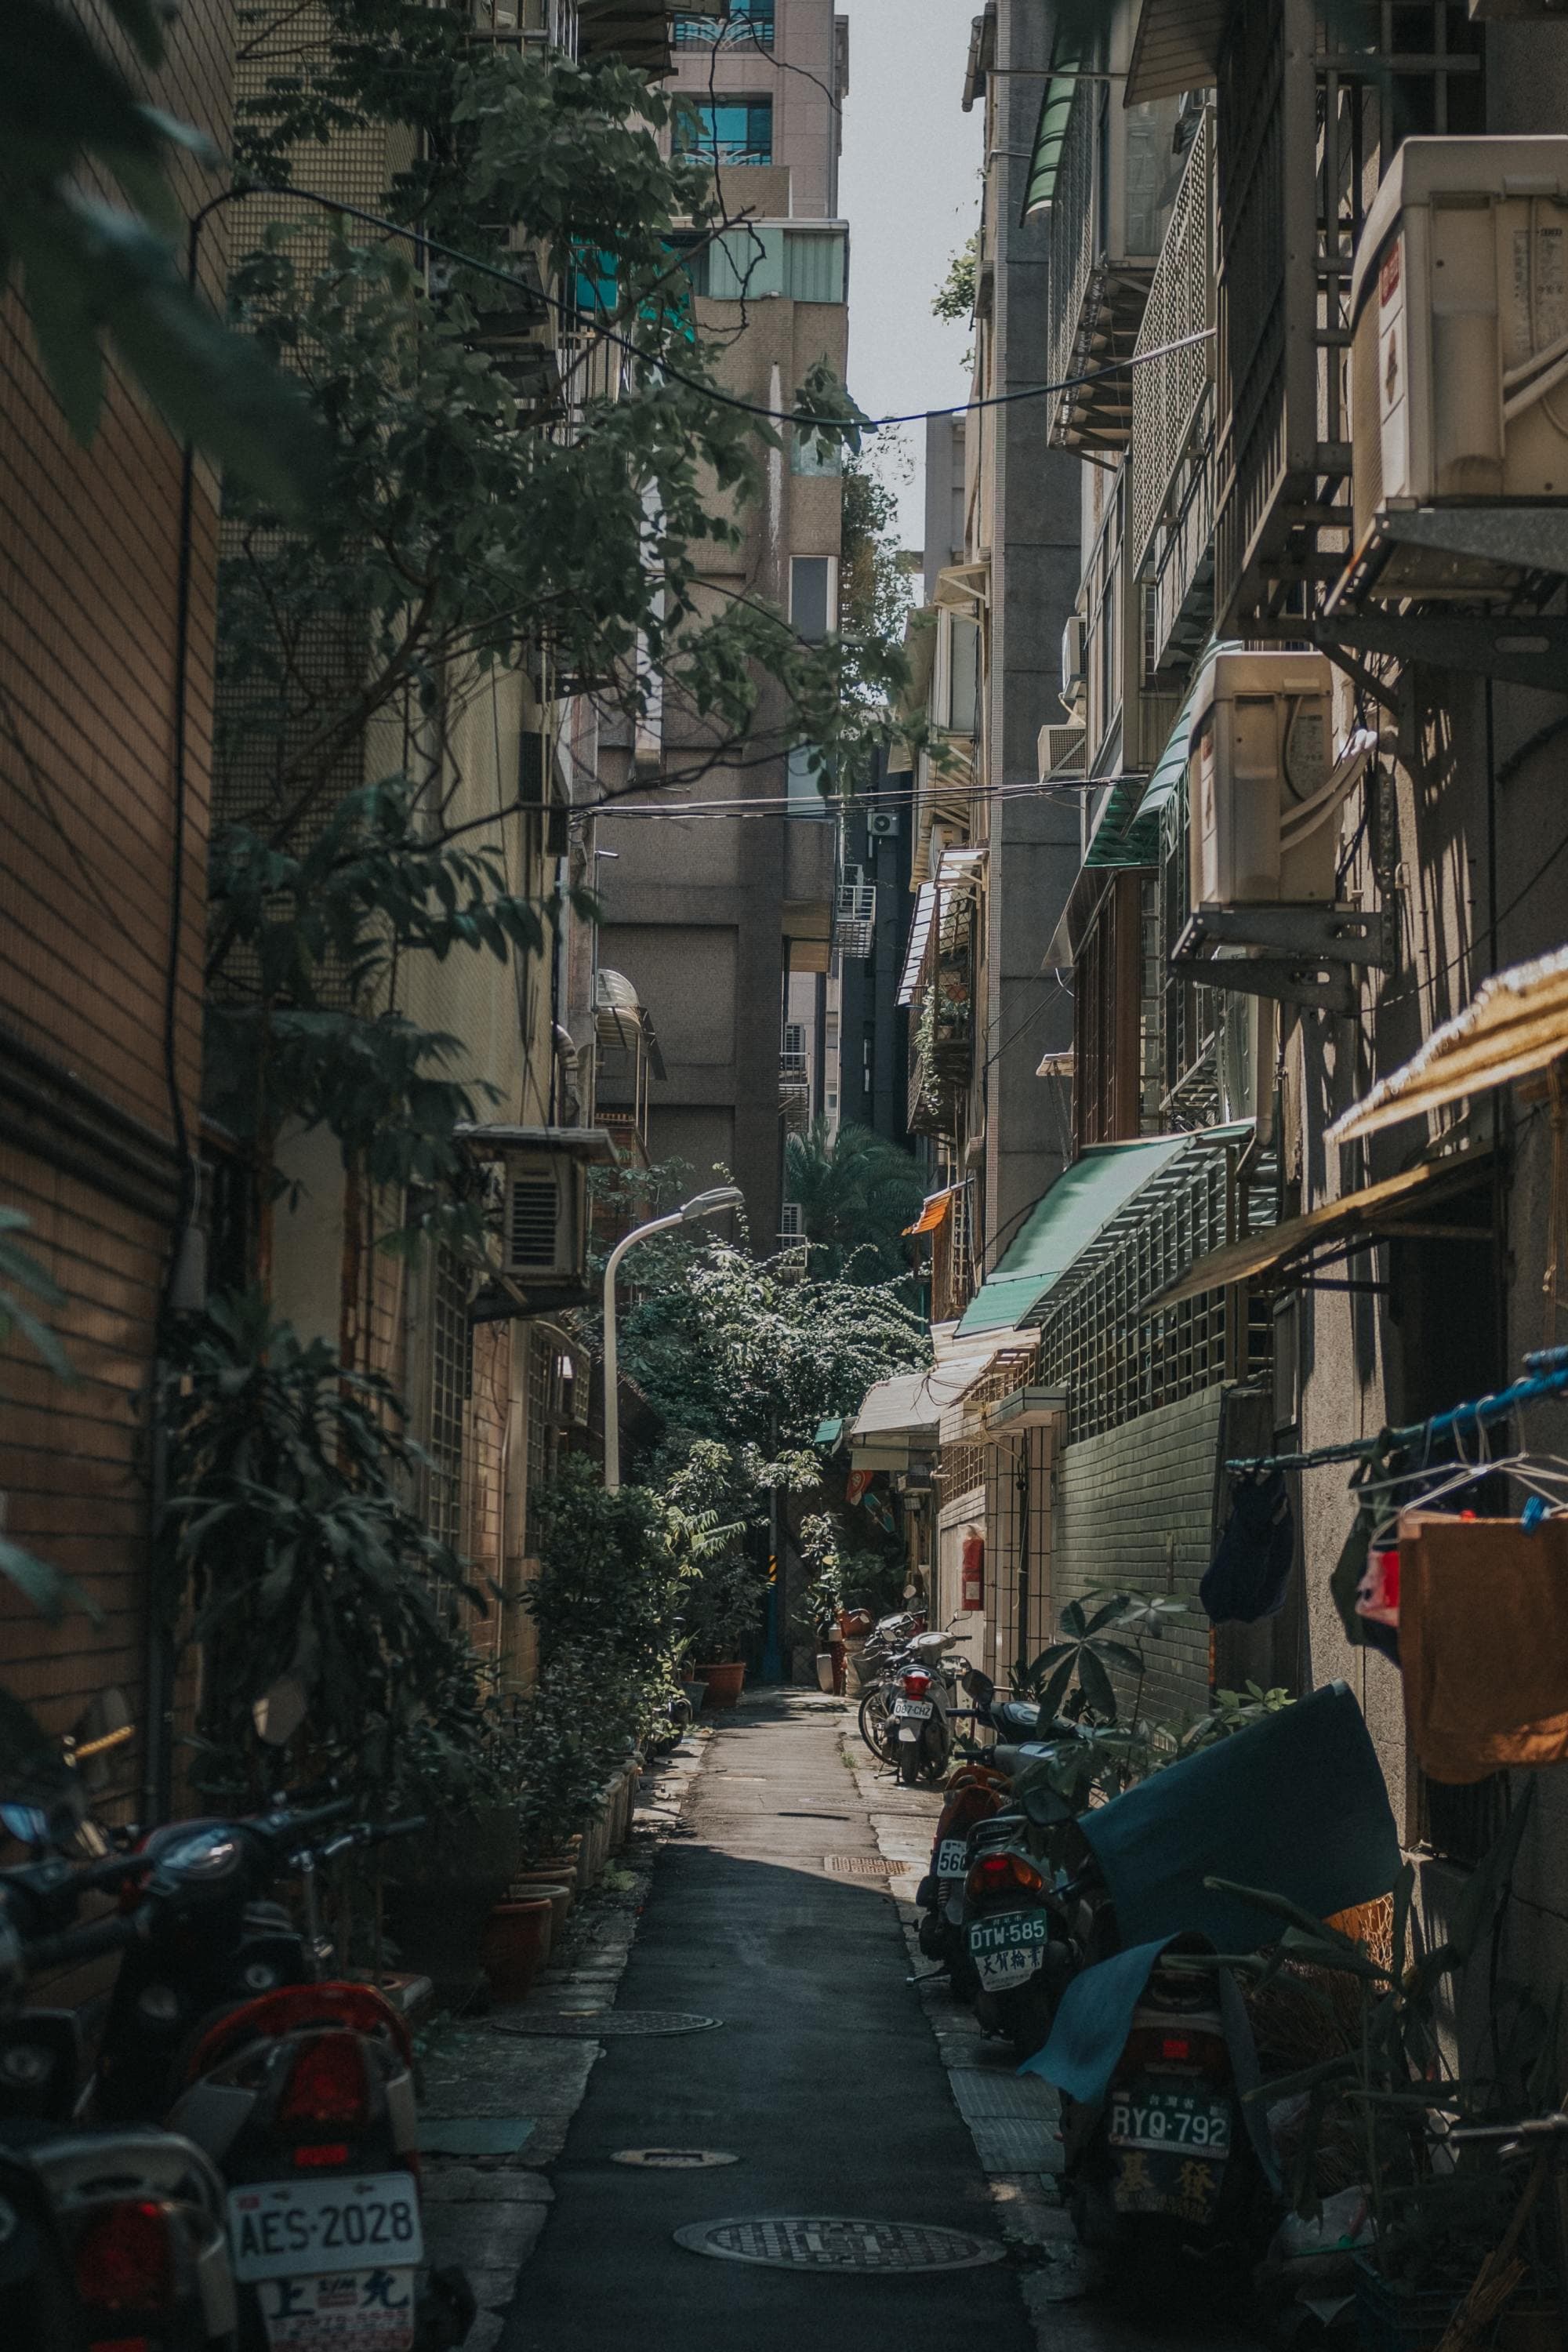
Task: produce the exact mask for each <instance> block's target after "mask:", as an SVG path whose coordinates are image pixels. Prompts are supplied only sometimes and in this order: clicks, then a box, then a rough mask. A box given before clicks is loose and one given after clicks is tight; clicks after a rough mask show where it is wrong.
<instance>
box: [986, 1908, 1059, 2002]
mask: <svg viewBox="0 0 1568 2352" xmlns="http://www.w3.org/2000/svg"><path fill="white" fill-rule="evenodd" d="M1050 1933H1051V1928H1050V1921H1049V1920H1048V1919H1047V1916H1046V1914H1045V1913H1044V1912H1043V1911H1009V1912H1005V1913H1004V1914H1003V1916H1002V1917H1001V1918H999V1919H972V1920H971V1921H970V1923H969V1957H970V1958H971V1959H972V1960H973V1963H974V1972H975V1974H976V1976H978V1978H979V1979H980V1981H981V1983H982V1984H983V1985H990V1986H993V1987H999V1986H1002V1987H1005V1986H1006V1985H1014V1984H1024V1983H1026V1981H1027V1979H1029V1978H1030V1977H1032V1976H1033V1975H1034V1974H1035V1972H1036V1970H1037V1969H1038V1967H1039V1965H1040V1962H1041V1961H1042V1959H1043V1958H1045V1951H1046V1946H1047V1943H1048V1942H1049V1940H1050Z"/></svg>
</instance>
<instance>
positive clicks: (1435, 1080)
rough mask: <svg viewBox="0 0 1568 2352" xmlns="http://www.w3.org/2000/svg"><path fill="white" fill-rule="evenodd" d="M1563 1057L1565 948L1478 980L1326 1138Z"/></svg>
mask: <svg viewBox="0 0 1568 2352" xmlns="http://www.w3.org/2000/svg"><path fill="white" fill-rule="evenodd" d="M1563 1055H1568V948H1557V949H1555V950H1553V951H1552V954H1551V955H1544V956H1539V957H1537V958H1536V959H1535V960H1534V961H1532V962H1531V963H1521V964H1515V965H1514V966H1513V967H1512V969H1511V970H1510V971H1500V972H1496V973H1494V974H1493V976H1492V978H1491V979H1490V980H1486V981H1483V982H1481V985H1480V987H1479V989H1478V990H1477V991H1476V994H1475V997H1474V999H1473V1001H1472V1002H1471V1003H1469V1004H1468V1005H1467V1006H1466V1007H1465V1010H1464V1011H1463V1012H1462V1013H1456V1014H1455V1016H1454V1018H1453V1020H1452V1021H1445V1022H1444V1024H1443V1025H1442V1027H1441V1028H1439V1029H1434V1030H1433V1032H1432V1034H1431V1035H1430V1037H1428V1038H1427V1040H1426V1044H1425V1045H1423V1046H1422V1048H1421V1051H1420V1052H1419V1053H1418V1054H1416V1055H1414V1056H1413V1057H1412V1058H1411V1060H1409V1061H1408V1062H1406V1063H1405V1065H1404V1066H1403V1067H1402V1068H1400V1069H1397V1070H1394V1071H1393V1072H1391V1073H1390V1075H1389V1076H1387V1077H1386V1078H1380V1079H1379V1081H1378V1083H1377V1085H1376V1086H1375V1087H1373V1089H1372V1091H1371V1093H1370V1094H1367V1095H1364V1096H1363V1097H1362V1099H1361V1101H1360V1102H1358V1103H1353V1104H1352V1106H1351V1108H1350V1109H1349V1110H1348V1111H1346V1112H1345V1113H1344V1115H1343V1116H1342V1118H1337V1119H1336V1120H1335V1121H1334V1123H1333V1125H1332V1127H1331V1128H1330V1129H1329V1131H1328V1137H1327V1140H1328V1141H1329V1142H1330V1143H1348V1142H1350V1141H1351V1140H1352V1138H1353V1137H1356V1136H1361V1135H1373V1134H1375V1132H1376V1131H1377V1129H1379V1128H1384V1127H1393V1126H1394V1124H1395V1123H1396V1121H1398V1120H1400V1119H1402V1118H1420V1117H1421V1116H1423V1115H1424V1114H1425V1113H1426V1112H1427V1111H1432V1110H1438V1109H1440V1108H1442V1106H1443V1105H1444V1104H1445V1103H1451V1102H1458V1100H1459V1099H1460V1097H1462V1096H1465V1095H1472V1094H1483V1093H1485V1092H1486V1090H1487V1089H1488V1088H1489V1087H1504V1086H1508V1085H1510V1083H1511V1082H1512V1081H1513V1080H1514V1079H1515V1078H1526V1077H1529V1076H1531V1075H1532V1074H1533V1073H1534V1072H1535V1071H1537V1070H1544V1069H1547V1068H1549V1067H1550V1066H1551V1065H1552V1063H1553V1062H1556V1061H1558V1060H1560V1059H1561V1058H1562V1057H1563Z"/></svg>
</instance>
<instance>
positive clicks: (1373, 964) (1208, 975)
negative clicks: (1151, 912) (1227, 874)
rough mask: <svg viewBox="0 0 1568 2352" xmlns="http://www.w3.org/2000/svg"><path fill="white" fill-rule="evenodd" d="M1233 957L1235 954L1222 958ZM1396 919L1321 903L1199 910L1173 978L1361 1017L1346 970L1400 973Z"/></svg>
mask: <svg viewBox="0 0 1568 2352" xmlns="http://www.w3.org/2000/svg"><path fill="white" fill-rule="evenodd" d="M1237 948H1260V949H1262V950H1264V952H1263V953H1262V954H1260V955H1237V954H1236V953H1235V952H1234V950H1236V949H1237ZM1215 950H1232V952H1230V953H1216V952H1215ZM1356 964H1360V965H1363V966H1365V967H1367V968H1369V969H1371V970H1373V971H1393V969H1394V919H1393V917H1392V915H1391V914H1388V913H1383V912H1379V913H1373V914H1368V913H1365V912H1364V911H1363V909H1362V908H1359V907H1339V906H1331V905H1328V904H1325V903H1324V902H1323V901H1321V900H1318V899H1304V900H1299V901H1281V902H1279V903H1277V904H1268V903H1264V904H1260V905H1252V906H1241V907H1200V908H1197V909H1196V910H1195V911H1194V913H1193V914H1191V915H1189V916H1188V918H1187V920H1186V923H1185V925H1184V929H1183V931H1182V935H1181V937H1180V939H1179V940H1177V941H1176V944H1175V946H1174V948H1173V950H1172V951H1171V957H1170V965H1171V970H1172V971H1181V972H1185V973H1186V974H1187V975H1188V977H1189V978H1191V979H1193V980H1198V981H1201V982H1202V983H1203V985H1204V986H1205V988H1227V989H1235V990H1237V991H1239V992H1241V993H1242V994H1243V995H1247V996H1271V997H1274V998H1275V999H1276V1000H1277V1001H1278V1002H1279V1003H1281V1004H1300V1005H1304V1006H1306V1007H1308V1008H1309V1009H1310V1010H1312V1011H1315V1012H1320V1013H1337V1014H1339V1015H1341V1016H1342V1017H1344V1018H1346V1019H1348V1018H1350V1017H1351V1016H1352V1015H1353V1013H1355V1011H1356V992H1355V988H1354V985H1353V983H1352V980H1351V977H1350V973H1349V971H1348V970H1345V971H1341V970H1339V969H1338V967H1339V966H1342V965H1343V966H1347V967H1348V966H1351V965H1356Z"/></svg>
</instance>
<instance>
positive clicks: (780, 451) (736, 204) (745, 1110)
mask: <svg viewBox="0 0 1568 2352" xmlns="http://www.w3.org/2000/svg"><path fill="white" fill-rule="evenodd" d="M674 53H675V61H676V62H675V76H674V87H675V88H676V89H679V90H680V91H682V92H683V93H684V94H685V95H686V96H687V97H689V99H690V100H692V101H693V108H694V114H689V115H688V116H687V117H686V119H685V122H684V125H683V127H682V128H681V130H680V131H678V133H677V135H678V136H680V137H683V138H684V139H686V140H687V141H688V142H689V143H690V144H691V145H692V146H693V148H694V149H695V151H696V152H699V153H701V154H704V155H706V156H708V157H710V159H711V162H712V164H713V168H714V173H715V177H716V181H717V185H718V188H719V192H720V196H721V203H722V205H723V208H724V212H725V215H726V218H727V221H728V222H729V223H730V224H731V225H730V226H725V227H723V228H721V230H720V231H719V232H718V234H716V235H714V236H710V237H709V238H707V239H705V240H704V241H703V242H702V243H701V244H700V246H698V247H694V250H693V252H692V256H691V259H690V264H689V267H690V271H691V278H692V286H693V291H694V296H695V299H696V303H697V315H698V320H699V323H700V328H701V331H703V333H704V334H705V335H706V336H708V337H710V338H716V339H717V338H722V339H723V340H724V341H727V343H728V346H729V348H728V352H727V353H726V355H725V357H724V360H723V362H722V376H723V381H724V382H725V383H726V384H727V385H728V387H729V388H730V389H731V391H732V392H734V393H736V394H740V395H741V396H742V397H743V398H745V399H748V400H751V401H754V402H756V403H757V404H759V405H760V406H762V407H764V408H771V409H778V408H780V407H782V406H787V404H788V402H789V399H790V396H791V395H792V394H793V393H794V392H795V388H796V387H797V386H798V385H799V384H800V383H802V382H803V380H804V379H805V376H806V375H807V373H808V372H809V371H810V369H811V368H812V367H813V365H814V364H815V363H816V362H819V361H826V362H827V363H828V365H829V366H830V367H831V368H833V369H834V370H835V372H836V373H838V374H840V375H842V373H843V372H844V367H845V361H846V338H847V310H846V296H847V265H848V246H847V230H846V227H845V224H844V223H843V222H842V221H841V220H839V219H838V217H837V205H838V150H839V121H840V107H841V102H842V100H843V98H844V95H845V93H846V91H847V87H848V43H847V26H846V25H845V23H844V20H843V19H842V18H840V17H836V16H834V13H833V7H832V0H732V5H731V11H730V15H729V17H728V19H727V20H726V21H725V22H723V23H721V24H720V23H715V22H714V20H713V19H712V18H711V17H701V16H691V17H688V18H678V19H677V22H676V27H675V52H674ZM762 455H763V482H762V484H761V487H760V494H759V495H758V496H757V497H756V498H754V499H752V501H751V502H750V503H749V504H747V505H746V506H744V507H743V508H742V509H741V510H740V514H739V517H738V520H739V521H740V524H741V527H742V543H741V545H740V546H739V547H737V548H736V549H734V550H733V551H727V552H725V553H724V555H723V556H722V558H721V559H717V560H716V561H715V563H714V566H713V568H712V571H711V572H710V575H709V586H710V593H711V595H712V597H713V599H714V600H715V603H716V604H717V602H718V601H719V600H721V599H724V598H727V597H742V596H753V597H757V598H759V599H763V600H765V601H766V602H767V603H769V604H773V605H776V606H777V607H778V608H779V609H780V610H782V611H784V612H785V613H787V614H788V615H789V617H790V619H791V621H792V622H793V624H794V625H795V629H796V630H797V632H798V633H799V635H801V636H802V637H803V638H805V639H807V640H812V639H816V638H820V637H822V636H823V635H826V633H827V632H828V631H829V630H831V629H833V628H834V627H835V626H836V625H837V603H838V557H839V544H840V507H841V488H840V482H839V479H838V467H837V460H836V458H834V457H828V458H826V459H825V458H824V457H823V455H822V453H821V450H820V446H819V445H817V444H816V443H814V442H813V441H811V440H809V439H798V440H795V442H793V443H787V442H786V443H785V444H784V445H783V446H780V447H779V448H777V449H775V450H765V451H763V453H762ZM698 732H699V730H697V729H696V728H694V727H692V726H690V725H689V723H688V721H687V719H686V717H685V714H683V713H682V712H681V711H680V710H679V709H676V708H674V707H673V706H672V705H671V704H669V703H668V702H667V704H666V706H665V707H664V708H663V709H660V710H659V711H658V712H657V713H654V714H651V715H650V718H649V720H648V721H647V724H646V725H645V727H644V729H643V730H642V731H641V735H640V737H639V740H638V743H637V765H638V768H639V769H641V770H643V771H644V772H646V776H647V788H648V789H647V792H646V793H637V794H636V795H634V796H633V804H632V805H626V804H623V807H624V810H625V813H624V814H617V811H616V808H614V807H612V808H609V809H605V810H604V811H602V812H601V814H600V815H599V817H598V819H597V822H596V828H595V849H596V851H597V853H598V856H597V858H596V860H595V866H596V874H595V879H596V882H597V887H598V889H599V892H600V895H601V898H602V900H603V903H604V917H605V919H604V924H603V928H602V929H601V932H600V939H599V955H600V961H601V965H602V967H605V968H608V969H609V970H611V971H615V972H616V973H617V974H620V975H622V976H624V979H625V980H626V982H628V983H629V984H630V987H631V989H632V991H633V992H635V994H636V996H637V1000H638V1002H639V1003H640V1004H642V1005H643V1006H646V1007H647V1011H648V1013H650V1014H651V1016H652V1019H653V1021H654V1022H655V1023H656V1024H657V1027H658V1041H659V1045H660V1048H661V1052H662V1061H663V1076H657V1075H656V1076H653V1077H652V1079H651V1081H650V1085H649V1090H648V1109H647V1150H648V1155H649V1157H650V1159H651V1160H654V1161H656V1162H657V1161H660V1160H672V1159H673V1160H685V1161H687V1162H689V1164H690V1165H691V1167H692V1168H693V1169H694V1171H696V1173H697V1176H698V1178H699V1179H700V1180H706V1179H707V1178H708V1177H709V1175H710V1171H711V1169H712V1168H713V1167H714V1166H715V1165H716V1164H718V1165H722V1166H723V1167H725V1168H726V1169H729V1170H731V1171H732V1172H733V1175H734V1178H735V1181H737V1182H738V1183H739V1184H740V1185H741V1187H742V1190H743V1192H744V1193H745V1196H746V1206H747V1213H748V1217H749V1222H750V1226H751V1232H752V1237H753V1240H754V1242H755V1244H756V1245H757V1246H758V1247H761V1248H767V1247H771V1245H772V1236H773V1235H774V1234H777V1233H778V1231H779V1230H780V1225H781V1216H780V1203H781V1170H782V1162H783V1143H784V1133H785V1122H786V1118H797V1117H798V1116H799V1105H800V1066H801V1064H802V1061H803V1058H804V1059H805V1061H806V1062H807V1063H810V1062H812V1061H813V1060H815V1059H816V1057H817V1056H816V1046H815V1044H814V1045H813V1048H812V1049H811V1051H810V1052H808V1050H807V1047H806V1045H805V1041H804V1038H803V1037H798V1036H796V1035H795V1034H794V1026H792V1024H795V1025H799V1024H800V1017H801V1016H800V1009H799V1006H800V998H801V995H802V989H801V984H800V983H801V981H802V979H803V977H805V976H811V977H812V978H813V979H815V978H816V976H819V975H823V974H826V971H827V970H828V965H829V961H830V958H831V934H832V921H833V898H834V887H835V880H836V863H837V860H836V847H837V841H836V828H835V825H834V824H833V822H832V821H831V817H830V814H829V809H828V803H826V801H825V800H824V799H823V797H822V794H821V793H820V792H819V790H818V787H817V782H816V776H815V774H814V772H813V769H812V763H811V759H810V753H809V747H805V746H796V747H795V748H794V749H791V748H789V746H788V744H787V741H786V740H785V736H784V730H783V729H782V727H781V723H780V708H779V703H778V698H777V696H776V693H775V692H774V691H773V690H772V689H769V690H766V691H764V695H763V702H762V706H761V708H760V710H759V715H758V725H757V735H756V740H755V741H754V743H753V744H752V747H751V748H750V749H749V750H748V751H747V753H746V754H745V757H744V760H743V761H741V762H736V763H733V764H731V763H721V764H719V765H717V766H715V767H711V768H710V767H709V765H708V763H707V758H706V756H705V755H704V754H703V753H702V751H701V749H700V744H699V742H698V741H697V740H696V738H697V735H698ZM683 794H684V795H685V796H688V797H689V798H691V799H692V800H694V801H700V802H701V803H704V804H705V805H704V807H703V809H702V811H701V812H700V813H696V812H694V813H693V814H690V815H688V816H682V815H681V814H679V812H678V803H679V799H680V798H681V797H682V795H683ZM716 804H717V805H716ZM742 804H746V805H745V813H744V814H742ZM655 805H656V806H658V808H659V809H660V811H661V814H659V815H658V816H657V817H650V816H649V815H648V814H647V808H648V807H649V806H655ZM639 809H640V812H641V813H637V812H638V810H639ZM792 982H794V983H795V985H794V988H793V991H792ZM806 993H807V994H809V996H810V997H811V1000H812V1002H811V1006H810V1013H811V1016H812V1017H811V1019H810V1020H808V1021H807V1022H806V1024H805V1026H807V1027H813V1028H815V1027H816V1025H817V1021H816V1013H817V1006H816V998H817V992H816V990H815V989H812V990H810V991H807V992H806ZM792 994H793V997H794V1000H795V1002H794V1003H792ZM824 1010H825V1008H824ZM786 1029H787V1030H789V1033H790V1034H788V1035H787V1036H786ZM820 1034H821V1036H822V1039H823V1042H824V1043H826V1021H825V1019H824V1020H823V1021H822V1023H821V1028H820ZM603 1091H604V1094H605V1103H606V1108H609V1107H611V1106H612V1105H613V1102H614V1098H615V1087H614V1083H613V1081H610V1080H609V1079H608V1077H607V1075H606V1080H605V1086H604V1089H603ZM819 1102H820V1089H819Z"/></svg>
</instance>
